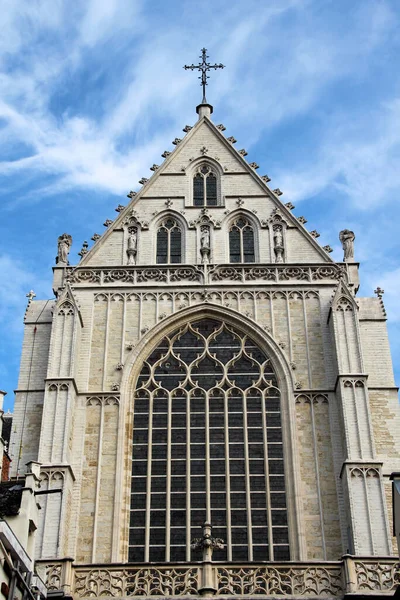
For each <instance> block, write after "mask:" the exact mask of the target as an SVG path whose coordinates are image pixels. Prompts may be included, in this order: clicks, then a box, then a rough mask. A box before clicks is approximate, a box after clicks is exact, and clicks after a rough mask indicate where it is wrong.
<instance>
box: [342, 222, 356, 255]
mask: <svg viewBox="0 0 400 600" xmlns="http://www.w3.org/2000/svg"><path fill="white" fill-rule="evenodd" d="M355 239H356V236H355V235H354V231H350V230H349V229H343V230H342V231H341V232H340V233H339V240H340V241H341V242H342V248H343V252H344V256H343V260H344V261H345V262H353V261H354V240H355Z"/></svg>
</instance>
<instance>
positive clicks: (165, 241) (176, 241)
mask: <svg viewBox="0 0 400 600" xmlns="http://www.w3.org/2000/svg"><path fill="white" fill-rule="evenodd" d="M181 262H182V227H181V225H180V223H179V222H178V221H176V219H173V218H172V217H168V218H167V219H165V220H164V221H163V222H162V223H161V225H160V226H159V228H158V231H157V264H169V263H181Z"/></svg>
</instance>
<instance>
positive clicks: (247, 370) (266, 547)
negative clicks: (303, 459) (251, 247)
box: [129, 318, 290, 562]
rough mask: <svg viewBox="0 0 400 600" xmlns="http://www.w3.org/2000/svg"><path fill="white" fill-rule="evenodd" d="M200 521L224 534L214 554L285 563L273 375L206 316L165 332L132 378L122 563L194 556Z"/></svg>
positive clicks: (238, 336) (246, 345) (253, 351)
mask: <svg viewBox="0 0 400 600" xmlns="http://www.w3.org/2000/svg"><path fill="white" fill-rule="evenodd" d="M206 520H207V521H209V522H211V523H212V525H213V535H214V536H215V537H220V538H222V539H224V540H225V547H224V548H223V549H222V550H219V551H218V554H217V553H216V555H215V559H216V560H229V561H231V560H237V561H247V560H250V561H252V560H254V561H268V560H276V561H282V560H285V561H286V560H290V551H289V530H288V520H287V508H286V491H285V469H284V452H283V437H282V424H281V401H280V391H279V386H278V382H277V377H276V375H275V372H274V369H273V366H272V363H271V360H270V358H269V357H268V356H267V355H266V354H265V352H264V351H263V350H262V349H261V348H260V347H259V346H258V345H257V343H256V342H255V341H254V340H253V339H252V338H251V337H250V336H248V335H247V334H244V333H243V332H242V331H237V330H236V329H235V328H233V327H231V326H230V325H227V324H226V323H223V322H222V321H219V320H217V319H210V318H203V319H201V320H198V321H196V322H193V323H190V324H187V325H185V326H183V327H181V328H180V329H178V330H175V331H174V332H172V333H171V334H169V335H167V336H165V337H164V338H163V339H162V340H161V342H160V343H159V345H158V347H157V348H155V349H154V350H153V351H152V352H151V354H150V355H149V356H148V358H147V360H145V361H144V363H143V366H142V369H141V372H140V374H139V377H138V380H137V383H136V389H135V392H134V398H133V440H132V487H131V510H130V530H129V562H143V561H146V562H148V561H156V562H158V561H167V562H168V561H172V562H175V561H191V560H198V554H197V553H195V552H193V550H192V549H191V540H192V539H193V537H196V536H198V535H199V534H200V531H201V527H202V525H203V523H204V521H206Z"/></svg>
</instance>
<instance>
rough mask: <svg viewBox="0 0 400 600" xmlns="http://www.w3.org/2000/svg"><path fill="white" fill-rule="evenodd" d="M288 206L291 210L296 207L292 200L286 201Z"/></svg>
mask: <svg viewBox="0 0 400 600" xmlns="http://www.w3.org/2000/svg"><path fill="white" fill-rule="evenodd" d="M285 206H286V208H288V209H289V210H293V209H294V208H296V207H295V205H294V204H292V203H291V202H286V204H285Z"/></svg>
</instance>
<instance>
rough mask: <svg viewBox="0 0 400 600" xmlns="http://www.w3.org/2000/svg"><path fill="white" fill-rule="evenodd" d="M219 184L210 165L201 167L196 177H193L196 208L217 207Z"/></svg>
mask: <svg viewBox="0 0 400 600" xmlns="http://www.w3.org/2000/svg"><path fill="white" fill-rule="evenodd" d="M217 183H218V180H217V175H216V173H215V172H214V171H213V169H212V168H211V167H210V165H207V164H204V165H202V166H200V167H199V169H198V170H197V172H196V174H195V176H194V177H193V204H194V206H217V205H218V185H217Z"/></svg>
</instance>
